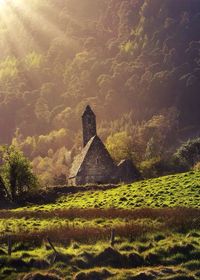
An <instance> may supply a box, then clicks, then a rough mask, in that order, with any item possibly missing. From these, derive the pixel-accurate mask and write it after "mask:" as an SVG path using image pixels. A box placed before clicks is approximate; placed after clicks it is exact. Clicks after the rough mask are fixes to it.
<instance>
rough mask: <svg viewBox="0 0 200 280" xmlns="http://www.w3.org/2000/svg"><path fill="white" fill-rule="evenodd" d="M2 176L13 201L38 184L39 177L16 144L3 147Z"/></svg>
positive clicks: (0, 172)
mask: <svg viewBox="0 0 200 280" xmlns="http://www.w3.org/2000/svg"><path fill="white" fill-rule="evenodd" d="M0 176H1V180H2V183H3V185H4V187H5V189H6V192H7V195H8V196H9V198H10V199H11V200H12V201H16V199H17V197H20V196H21V195H22V194H23V193H26V192H28V191H30V190H31V189H32V188H35V187H36V186H37V179H36V177H35V175H33V173H32V170H31V165H30V162H29V161H28V159H27V158H25V157H24V155H23V153H22V152H21V151H20V150H18V149H16V148H15V147H14V146H2V147H1V169H0Z"/></svg>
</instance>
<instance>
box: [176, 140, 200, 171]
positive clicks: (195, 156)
mask: <svg viewBox="0 0 200 280" xmlns="http://www.w3.org/2000/svg"><path fill="white" fill-rule="evenodd" d="M175 157H176V158H177V159H178V160H179V161H180V162H182V163H183V164H185V165H187V166H189V167H193V165H195V164H196V163H197V162H199V160H200V138H194V139H190V140H188V141H187V142H185V143H183V144H182V145H181V147H180V148H179V149H178V150H177V152H176V153H175Z"/></svg>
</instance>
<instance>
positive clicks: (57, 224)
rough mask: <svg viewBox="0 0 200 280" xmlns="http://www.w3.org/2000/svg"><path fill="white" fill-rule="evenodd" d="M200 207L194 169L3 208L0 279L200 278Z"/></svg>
mask: <svg viewBox="0 0 200 280" xmlns="http://www.w3.org/2000/svg"><path fill="white" fill-rule="evenodd" d="M199 208H200V172H189V173H184V174H177V175H171V176H165V177H160V178H156V179H151V180H144V181H140V182H136V183H134V184H131V185H123V186H119V187H117V188H113V189H109V190H104V191H99V190H98V191H86V192H79V193H75V194H68V195H62V196H60V197H59V198H58V199H57V201H56V202H55V203H51V204H46V205H29V206H26V207H23V208H16V209H13V210H2V211H0V233H1V235H0V279H7V280H14V279H26V280H30V279H32V280H37V279H41V280H43V279H46V280H48V279H51V280H58V279H76V280H99V279H100V280H101V279H111V280H112V279H114V280H116V279H119V280H121V279H122V280H123V279H130V280H153V279H155V280H156V279H158V280H159V279H160V280H164V279H165V280H167V279H168V280H197V279H200V209H199ZM113 229H114V230H115V231H114V232H115V236H116V237H115V242H114V245H113V244H112V245H113V246H111V243H110V235H111V231H113ZM8 238H10V239H11V242H12V254H11V256H9V255H8V244H7V242H8ZM48 238H49V239H50V241H52V243H53V245H54V246H55V249H56V251H57V254H56V253H55V252H54V250H53V249H52V248H51V246H50V245H49V242H48ZM36 273H37V276H35V274H36ZM27 274H29V276H27ZM42 275H45V276H42Z"/></svg>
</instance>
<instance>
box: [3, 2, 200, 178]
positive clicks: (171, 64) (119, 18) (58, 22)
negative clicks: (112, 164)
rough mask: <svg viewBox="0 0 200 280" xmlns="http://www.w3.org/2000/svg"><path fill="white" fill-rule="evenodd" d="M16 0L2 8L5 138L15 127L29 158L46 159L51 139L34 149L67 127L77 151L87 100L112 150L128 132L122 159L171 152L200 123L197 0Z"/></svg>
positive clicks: (8, 140)
mask: <svg viewBox="0 0 200 280" xmlns="http://www.w3.org/2000/svg"><path fill="white" fill-rule="evenodd" d="M11 2H12V3H11V7H12V9H11V8H10V5H4V6H3V7H2V13H3V14H6V15H7V17H6V20H5V18H4V17H0V36H1V44H0V131H3V132H4V133H2V134H1V139H0V142H1V144H4V143H11V142H12V141H14V140H15V136H16V132H17V131H18V132H19V134H20V135H21V139H23V142H24V145H22V146H24V147H23V148H22V150H23V151H25V154H26V155H27V156H28V157H30V159H31V160H33V159H34V158H36V157H38V156H41V157H42V158H46V157H48V150H49V149H48V150H47V148H46V147H47V146H48V148H49V145H50V146H51V145H52V146H54V144H53V143H52V142H51V141H47V142H48V143H47V146H45V145H43V144H41V147H40V149H39V150H38V151H35V150H36V146H38V145H39V144H38V142H39V141H38V138H40V140H41V142H46V139H44V138H43V139H41V137H43V136H47V137H49V135H50V134H51V133H52V132H55V131H57V132H58V131H59V130H60V129H65V130H66V131H67V139H66V138H65V143H66V144H65V145H66V148H67V149H68V150H71V149H72V147H73V146H74V149H73V150H76V152H77V151H78V146H79V147H80V137H78V136H77V135H80V125H79V122H80V115H81V112H82V109H83V108H84V106H85V105H86V104H88V103H89V104H91V105H92V106H93V107H94V109H95V112H97V117H98V123H99V127H100V130H99V133H100V134H101V133H102V136H103V139H105V140H106V139H107V138H108V139H109V142H110V143H109V146H110V149H111V150H112V149H113V148H112V145H114V146H115V147H116V144H117V145H118V146H119V147H122V148H123V147H124V144H125V143H126V141H128V146H129V147H128V150H124V148H123V151H122V152H121V153H122V154H121V155H120V154H118V155H117V156H116V160H120V159H121V158H122V156H124V155H125V156H128V157H131V158H133V160H134V161H136V163H140V162H142V161H144V160H151V159H153V158H155V157H162V155H163V154H164V156H166V153H167V154H168V153H172V151H173V149H174V147H177V146H178V145H179V140H182V139H188V138H189V137H191V136H193V135H194V132H196V131H197V129H198V126H199V116H200V115H199V114H200V113H199V103H200V99H199V94H198V92H199V86H200V75H199V59H200V57H199V53H200V52H199V49H200V43H199V40H200V37H199V31H198V26H199V12H200V8H199V5H198V1H197V0H183V3H182V5H178V4H177V3H176V2H177V1H172V0H168V1H149V0H127V1H125V0H123V1H121V0H116V1H112V0H108V1H105V0H102V1H100V0H93V1H92V0H85V1H81V0H76V1H72V0H68V1H58V2H56V3H55V1H53V0H48V1H44V2H41V1H38V0H37V1H25V0H22V1H20V4H19V3H18V4H19V5H18V4H15V3H14V2H15V1H11ZM17 2H19V1H17ZM22 7H23V8H22ZM38 23H39V24H38ZM15 30H17V35H16V34H15ZM5 124H6V126H5ZM118 133H124V135H126V136H125V138H126V139H128V140H126V139H125V138H123V139H122V140H123V141H122V140H120V139H121V136H120V135H121V134H118ZM117 135H118V136H119V141H117V142H123V144H122V143H116V144H115V143H113V141H112V137H115V139H113V140H116V138H117ZM55 137H56V136H55ZM109 137H110V138H109ZM25 142H26V143H25ZM129 144H130V145H129ZM58 146H59V145H58ZM58 146H57V144H56V145H55V148H53V150H54V152H56V150H59V149H60V148H62V147H60V146H59V147H58ZM116 148H117V147H116ZM50 149H52V147H50ZM111 152H112V151H111ZM118 153H120V151H119V152H118ZM72 158H73V157H72ZM49 166H50V165H49ZM69 166H70V164H69V165H68V166H67V167H66V169H67V172H68V169H69ZM51 169H52V167H51V166H50V167H49V170H48V174H46V175H44V176H46V177H48V178H49V180H51V181H52V180H53V178H52V177H51V176H50V174H51Z"/></svg>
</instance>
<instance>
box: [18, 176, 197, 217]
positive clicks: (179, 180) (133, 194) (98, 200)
mask: <svg viewBox="0 0 200 280" xmlns="http://www.w3.org/2000/svg"><path fill="white" fill-rule="evenodd" d="M135 207H140V208H145V207H151V208H162V207H200V172H188V173H182V174H177V175H170V176H164V177H159V178H155V179H150V180H144V181H140V182H135V183H133V184H130V185H123V186H119V187H118V188H114V189H110V190H106V191H86V192H79V193H76V194H70V195H66V196H62V197H61V198H60V199H58V201H57V203H55V204H49V205H43V206H34V207H28V210H30V211H31V210H33V211H34V210H36V209H37V210H42V211H43V210H53V209H63V208H123V209H131V208H135ZM23 209H24V208H23ZM17 211H21V209H18V210H17Z"/></svg>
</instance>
